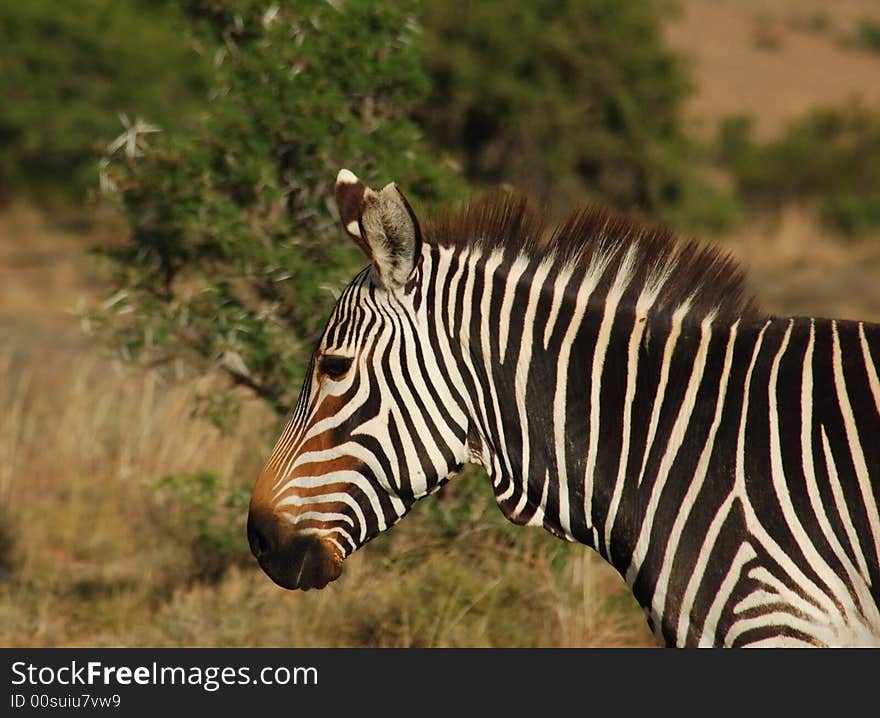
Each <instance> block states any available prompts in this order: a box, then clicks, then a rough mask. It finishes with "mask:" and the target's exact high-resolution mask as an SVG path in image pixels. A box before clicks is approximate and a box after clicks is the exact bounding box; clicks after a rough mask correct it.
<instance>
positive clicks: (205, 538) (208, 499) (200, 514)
mask: <svg viewBox="0 0 880 718" xmlns="http://www.w3.org/2000/svg"><path fill="white" fill-rule="evenodd" d="M153 489H154V492H155V494H156V498H157V501H158V503H159V509H160V510H159V511H158V513H157V515H158V516H160V517H161V521H162V523H163V524H164V526H165V527H166V530H167V531H168V532H169V533H170V534H172V535H173V536H175V537H176V540H177V542H178V543H179V544H180V545H181V546H183V547H185V548H186V549H187V550H188V551H189V552H190V562H189V565H190V567H191V571H192V574H191V576H189V577H188V578H192V579H195V580H199V581H216V580H218V579H219V578H221V577H222V576H223V574H224V573H225V572H226V571H227V570H228V569H229V568H230V567H231V566H233V565H240V566H243V565H250V564H251V562H252V561H253V558H252V556H251V553H250V550H249V549H248V545H247V541H246V540H245V523H244V522H245V519H246V517H247V508H248V502H249V501H250V493H251V487H250V484H249V483H248V484H239V485H233V484H229V483H227V482H224V481H223V479H222V478H221V477H220V476H218V475H217V474H216V473H214V472H212V471H199V472H197V473H194V474H173V475H170V476H166V477H165V478H163V479H162V480H161V481H159V482H158V483H156V485H155V486H154V487H153Z"/></svg>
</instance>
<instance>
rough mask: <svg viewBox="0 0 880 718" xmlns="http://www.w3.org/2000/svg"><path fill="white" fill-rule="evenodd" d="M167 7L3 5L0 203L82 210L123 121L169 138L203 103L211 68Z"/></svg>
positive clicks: (117, 2)
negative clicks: (142, 121)
mask: <svg viewBox="0 0 880 718" xmlns="http://www.w3.org/2000/svg"><path fill="white" fill-rule="evenodd" d="M179 22H180V16H179V15H178V13H177V12H175V10H174V8H173V7H172V6H170V5H169V4H168V3H152V2H145V1H144V0H77V2H56V1H55V0H27V2H4V3H0V98H2V100H0V196H8V195H10V194H12V193H26V194H29V195H31V197H33V198H35V199H39V200H43V201H49V202H55V201H59V200H61V201H66V202H74V203H81V202H82V201H83V199H84V198H85V196H86V193H87V190H88V189H89V188H92V187H94V186H95V185H96V180H97V173H96V170H95V164H96V162H97V158H98V155H99V151H98V149H97V148H98V146H99V145H100V143H101V142H102V141H104V142H106V141H107V140H109V139H112V138H113V137H114V136H115V135H116V134H118V133H119V131H120V129H121V125H120V121H119V114H120V113H127V114H128V115H129V116H130V119H131V120H132V121H133V120H134V119H135V117H136V116H139V115H140V116H146V115H149V117H150V118H151V119H152V120H153V121H154V122H158V123H159V124H161V125H162V126H163V127H165V128H166V129H168V130H170V129H173V128H175V127H178V126H180V125H181V124H182V123H183V121H184V120H185V119H186V118H188V117H189V115H190V114H192V113H193V112H194V111H195V110H196V109H197V108H198V107H199V106H200V104H201V102H202V100H201V98H202V96H203V95H204V88H205V83H206V78H207V64H208V63H207V61H206V60H205V59H204V58H203V57H201V56H199V55H196V54H194V53H192V51H191V49H190V46H189V43H188V42H187V41H186V39H185V38H182V37H181V34H180V28H179Z"/></svg>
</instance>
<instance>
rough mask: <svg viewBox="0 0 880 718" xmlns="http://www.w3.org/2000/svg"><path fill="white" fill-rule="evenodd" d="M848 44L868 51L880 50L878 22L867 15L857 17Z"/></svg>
mask: <svg viewBox="0 0 880 718" xmlns="http://www.w3.org/2000/svg"><path fill="white" fill-rule="evenodd" d="M847 39H848V44H850V45H852V46H853V47H857V48H860V49H862V50H867V51H869V52H880V22H877V21H876V20H872V19H870V18H867V17H863V18H861V19H859V21H858V22H857V23H856V28H855V30H854V31H853V33H852V35H851V36H850V37H849V38H847Z"/></svg>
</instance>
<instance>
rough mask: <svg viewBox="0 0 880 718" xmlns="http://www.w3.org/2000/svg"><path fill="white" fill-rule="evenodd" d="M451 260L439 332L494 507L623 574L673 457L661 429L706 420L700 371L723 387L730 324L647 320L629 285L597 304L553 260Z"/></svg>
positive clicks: (616, 286)
mask: <svg viewBox="0 0 880 718" xmlns="http://www.w3.org/2000/svg"><path fill="white" fill-rule="evenodd" d="M449 263H450V267H451V268H452V269H454V270H455V272H454V273H455V275H456V276H455V278H454V279H452V280H449V279H448V278H445V279H444V282H443V286H445V287H447V288H448V290H449V294H448V300H449V301H448V304H447V305H446V306H447V307H448V308H449V312H448V324H447V325H446V328H445V330H446V331H445V333H446V334H447V336H448V337H449V339H450V341H451V342H452V343H453V344H455V345H456V346H458V347H459V349H460V351H459V354H458V361H459V362H460V364H459V367H458V369H459V370H460V374H461V376H462V379H463V381H462V386H463V387H464V389H465V392H466V394H467V400H468V403H469V405H470V409H469V411H470V415H471V419H472V422H473V424H474V426H472V432H471V433H472V434H474V435H475V438H478V441H477V440H472V441H471V442H469V443H470V444H471V455H472V457H475V458H478V459H479V461H480V463H482V464H483V465H484V466H485V467H486V468H487V470H488V472H489V474H490V476H491V479H492V483H493V487H494V491H495V495H496V498H497V500H498V503H499V505H500V507H501V509H502V511H503V512H504V514H505V515H506V516H507V518H508V519H510V520H511V521H513V522H515V523H518V524H527V525H536V526H543V527H544V528H545V529H547V530H548V531H550V532H551V533H553V534H554V535H557V536H559V537H561V538H565V539H567V540H571V541H579V542H581V543H584V544H587V545H589V546H592V547H594V548H596V549H597V550H598V551H599V552H600V553H601V554H602V555H603V556H604V557H605V558H606V559H608V560H609V561H611V562H612V564H614V565H615V566H616V567H617V568H618V570H619V571H620V572H621V573H623V574H624V575H626V573H627V571H628V570H631V560H632V557H633V553H634V550H635V548H636V543H637V540H638V529H639V527H638V526H637V525H636V524H635V517H636V516H638V515H640V514H639V511H643V509H644V506H643V505H642V504H643V503H644V501H645V500H646V499H645V497H646V496H647V495H649V494H650V489H651V487H652V486H653V485H654V483H655V480H656V478H657V476H658V475H659V473H660V472H664V471H665V472H667V473H668V472H669V471H670V469H671V468H672V463H673V461H674V459H675V456H676V454H677V452H678V449H679V448H680V446H674V445H673V446H672V447H671V448H670V445H669V444H668V443H667V440H668V436H667V434H668V433H670V432H672V434H673V435H675V429H676V426H678V425H679V424H682V423H687V422H688V421H689V420H690V421H697V420H699V421H702V422H703V423H705V422H706V421H710V420H711V414H712V412H713V411H714V407H715V403H714V400H713V401H705V400H703V399H702V397H701V396H700V392H699V389H700V387H701V386H702V384H703V382H702V378H703V376H704V375H705V374H706V372H707V367H708V368H710V369H711V375H712V377H714V379H715V380H716V381H717V380H718V379H719V376H720V370H721V366H722V364H723V357H724V350H725V346H726V345H727V341H728V337H729V335H730V331H731V327H730V324H729V323H727V324H721V323H719V324H718V325H717V326H716V325H715V324H714V323H713V317H711V316H709V317H693V316H689V312H688V307H687V306H684V307H682V308H681V310H680V311H675V312H671V313H670V312H664V313H652V312H651V311H650V309H651V307H650V304H647V305H646V303H645V302H641V301H640V300H641V297H640V295H639V294H638V293H637V292H636V293H630V294H628V293H627V285H626V283H625V282H624V281H619V282H618V281H617V280H616V279H614V278H612V280H611V282H610V284H607V285H606V286H603V287H601V290H602V291H601V295H600V294H599V293H598V292H596V291H594V290H596V286H597V284H598V280H596V281H594V282H593V283H592V285H591V284H590V277H589V276H587V277H586V278H585V277H583V276H574V274H573V273H572V272H566V271H559V268H558V267H555V268H554V266H553V265H552V264H551V263H548V262H539V261H536V260H532V259H528V258H520V259H517V260H515V261H512V262H511V261H509V260H505V258H504V257H503V256H502V254H501V253H500V252H494V253H491V254H489V255H487V256H486V255H483V256H476V255H474V254H464V253H459V254H458V255H457V256H455V257H453V258H451V259H450V260H449ZM605 282H606V283H607V279H606V280H605ZM597 297H598V299H597ZM707 398H708V397H707ZM706 417H708V419H706ZM474 427H476V430H474ZM678 434H679V435H683V432H682V431H681V430H680V429H679V431H678ZM675 441H676V442H678V443H679V444H680V443H681V442H682V441H683V439H681V438H677V439H675ZM676 480H680V481H684V480H685V477H684V476H683V475H682V476H678V475H676ZM640 505H641V508H640Z"/></svg>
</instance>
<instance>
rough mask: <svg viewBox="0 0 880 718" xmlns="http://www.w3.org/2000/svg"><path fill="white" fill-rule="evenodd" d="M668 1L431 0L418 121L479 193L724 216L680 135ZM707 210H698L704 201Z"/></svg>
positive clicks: (680, 97) (666, 214)
mask: <svg viewBox="0 0 880 718" xmlns="http://www.w3.org/2000/svg"><path fill="white" fill-rule="evenodd" d="M665 5H666V4H665V3H664V4H658V3H655V2H648V3H633V2H617V1H616V0H565V1H562V2H560V1H559V0H536V1H535V2H529V3H502V2H480V3H474V2H467V1H466V0H452V1H451V2H448V1H446V0H427V1H426V2H425V4H424V12H423V22H424V27H425V63H426V67H427V69H428V71H429V73H430V76H431V80H432V83H433V92H432V94H431V95H430V96H429V97H428V98H427V100H426V101H425V102H424V103H422V104H421V105H420V106H419V111H418V118H419V120H420V121H421V122H422V124H423V126H424V127H425V128H426V132H427V134H428V135H429V136H430V138H431V139H432V140H433V141H434V142H435V143H436V144H437V145H438V146H440V147H442V148H444V149H447V150H449V151H452V152H454V153H456V154H457V155H458V156H459V157H460V159H461V162H462V165H463V168H464V171H465V174H466V176H467V177H468V178H469V179H470V180H471V181H473V182H475V183H477V184H497V183H503V182H510V183H513V184H516V185H518V186H520V187H522V188H524V189H527V190H530V191H532V192H533V193H535V194H537V195H538V196H539V197H540V198H541V199H552V200H553V203H554V205H556V207H557V208H565V207H566V206H569V205H572V204H575V203H578V204H579V203H582V202H583V201H584V199H587V198H590V199H592V200H593V201H600V202H603V203H609V204H611V205H613V206H615V207H617V208H619V209H624V210H637V211H639V212H643V213H647V214H650V215H652V216H654V217H655V218H656V217H660V218H663V219H671V220H673V221H676V222H685V223H688V224H700V223H702V222H703V221H704V220H707V221H708V223H709V224H710V225H715V224H718V223H719V222H721V223H724V222H726V221H727V217H729V215H730V214H731V210H730V207H729V206H728V207H727V208H720V207H719V205H720V204H723V203H725V202H726V203H727V204H728V205H729V204H730V201H729V199H728V200H725V198H724V196H723V194H722V193H721V192H720V191H717V190H715V191H713V190H712V188H711V187H710V186H709V185H708V183H707V182H706V181H705V180H704V178H703V177H702V176H701V174H700V169H699V166H700V165H701V162H700V158H699V156H698V154H697V153H696V150H695V148H694V147H693V146H692V144H691V143H690V142H689V141H688V139H687V138H686V136H685V133H684V131H683V119H682V118H683V109H684V101H685V99H686V98H687V96H688V95H689V93H690V90H691V87H690V82H689V79H688V77H687V74H686V72H685V70H684V67H683V65H682V62H681V60H680V58H679V57H678V56H677V55H675V54H674V53H673V52H671V51H670V50H669V49H668V48H667V47H666V46H665V45H664V43H663V39H662V35H661V32H660V20H661V11H662V10H663V8H664V7H665ZM706 196H708V197H709V204H710V205H711V204H714V205H715V207H710V208H709V210H708V211H703V209H702V202H703V199H704V197H706Z"/></svg>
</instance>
